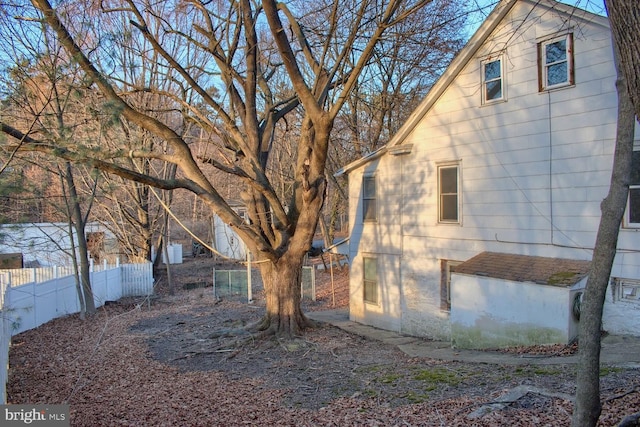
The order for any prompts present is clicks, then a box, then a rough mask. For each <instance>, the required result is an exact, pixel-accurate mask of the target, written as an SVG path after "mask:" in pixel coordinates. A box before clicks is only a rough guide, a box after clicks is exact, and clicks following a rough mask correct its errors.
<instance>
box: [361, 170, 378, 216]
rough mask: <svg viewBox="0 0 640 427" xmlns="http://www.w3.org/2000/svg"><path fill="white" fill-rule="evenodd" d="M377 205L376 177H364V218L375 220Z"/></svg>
mask: <svg viewBox="0 0 640 427" xmlns="http://www.w3.org/2000/svg"><path fill="white" fill-rule="evenodd" d="M377 216H378V215H377V206H376V177H375V176H364V177H363V178H362V220H363V221H375V220H376V219H377Z"/></svg>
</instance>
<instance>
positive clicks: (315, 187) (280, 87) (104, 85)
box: [20, 0, 431, 336]
mask: <svg viewBox="0 0 640 427" xmlns="http://www.w3.org/2000/svg"><path fill="white" fill-rule="evenodd" d="M32 4H33V5H34V6H35V8H36V9H37V11H38V13H36V14H34V13H32V19H35V20H38V19H40V18H41V19H42V20H43V21H45V22H46V23H47V24H48V26H49V28H50V29H51V32H47V35H48V36H55V37H56V38H57V39H58V40H59V42H60V43H61V44H63V45H64V47H65V48H66V50H67V52H68V54H69V56H70V57H72V58H74V60H75V61H77V63H78V64H79V66H80V67H81V68H82V69H83V70H84V72H85V74H86V76H87V79H88V80H90V82H91V85H92V86H95V87H96V88H98V90H100V92H101V93H102V94H103V96H104V97H105V98H106V100H107V102H106V103H105V104H106V105H105V106H106V107H108V108H110V109H111V111H112V112H113V114H114V115H118V116H119V117H122V118H124V119H125V120H127V121H128V122H131V123H134V124H135V125H136V126H139V127H140V128H142V129H145V130H146V131H148V132H150V133H152V134H153V135H154V136H155V137H156V138H160V139H162V140H163V141H166V144H167V145H166V146H167V150H164V151H159V150H156V151H148V150H130V151H128V152H123V151H124V150H121V151H117V150H101V151H99V152H91V153H89V152H86V151H78V150H75V149H74V147H73V146H71V145H68V146H64V147H60V146H54V145H51V144H47V143H41V142H38V141H33V140H31V141H30V142H29V143H23V145H22V146H21V147H20V148H21V149H28V150H39V151H42V152H47V153H50V154H54V155H57V156H59V157H62V158H65V159H68V160H70V161H83V162H87V163H88V164H90V165H92V166H93V167H96V168H99V169H101V170H104V171H106V172H109V173H113V174H116V175H119V176H121V177H124V178H127V179H131V180H135V181H138V182H141V183H144V184H148V185H151V186H155V187H157V188H161V189H165V190H171V189H186V190H188V191H191V192H193V193H194V194H196V195H197V196H198V197H199V198H200V199H201V200H202V201H203V202H204V203H205V204H206V205H207V206H209V207H210V209H211V210H212V211H214V212H215V213H216V214H217V215H218V216H220V217H221V218H222V219H223V220H224V221H225V222H226V223H228V224H229V225H231V226H232V227H234V228H235V230H236V232H237V233H238V234H239V235H240V237H241V238H242V239H243V240H244V242H245V243H246V244H247V246H248V248H249V249H250V250H251V252H253V254H254V259H256V260H257V262H258V265H259V266H260V271H261V274H262V278H263V283H264V286H265V291H266V305H267V307H266V315H265V317H264V319H263V321H262V322H260V324H259V325H257V326H256V328H257V330H258V331H260V332H261V333H263V334H278V335H287V336H291V335H296V334H299V333H301V331H302V330H303V329H304V328H305V327H307V326H309V325H310V321H309V320H308V319H307V318H306V317H305V315H304V314H303V313H302V311H301V308H300V272H301V266H302V263H303V259H304V256H305V254H306V253H307V251H308V250H309V248H310V246H311V243H312V239H313V235H314V232H315V229H316V225H317V223H318V218H319V213H320V211H321V208H322V206H323V202H324V199H325V191H326V186H327V181H326V177H325V166H326V162H327V153H328V149H329V144H330V135H331V131H332V129H333V126H334V123H335V120H336V117H337V116H338V113H339V112H340V110H341V108H342V107H343V105H344V104H345V102H346V101H347V99H348V98H349V94H350V93H351V92H352V90H353V88H354V87H355V85H356V83H357V82H358V78H359V76H360V75H361V73H362V72H363V70H364V69H365V68H366V67H367V66H368V64H369V63H370V62H371V60H372V58H373V57H374V54H375V53H376V46H378V44H379V43H380V42H381V40H383V39H384V37H386V36H387V35H388V34H390V32H391V31H393V30H394V28H396V27H397V25H398V24H399V23H402V22H403V21H404V20H405V19H406V18H408V17H410V16H411V15H412V14H413V13H415V12H416V11H418V10H421V9H423V8H424V7H427V8H428V7H431V1H429V0H386V1H369V0H365V1H361V0H347V1H345V0H335V1H333V2H332V1H326V0H325V1H320V2H314V3H313V5H314V7H315V9H314V10H313V11H312V12H313V13H311V12H309V11H308V7H303V5H304V4H305V3H300V4H297V3H296V2H287V3H279V2H276V1H274V0H264V1H260V2H250V1H248V0H241V1H239V2H225V1H219V2H204V1H182V2H177V3H171V4H170V5H168V4H164V3H162V2H160V3H158V2H146V1H140V2H136V1H127V0H123V1H116V0H112V1H103V2H100V4H99V6H98V5H96V8H95V9H83V10H85V11H86V10H88V11H89V12H88V13H92V15H91V16H89V17H87V20H90V21H91V25H85V24H86V22H80V21H78V20H77V19H76V16H77V12H76V13H74V12H73V10H71V11H69V10H67V9H66V8H69V7H74V3H73V2H67V3H64V4H61V5H59V6H58V7H57V8H56V9H54V8H53V7H52V6H51V4H50V3H49V2H48V1H47V0H32ZM84 4H85V3H84V2H83V5H84ZM75 6H77V5H75ZM113 34H119V35H124V37H122V38H117V37H113ZM131 38H142V39H144V40H145V42H146V43H147V46H149V48H148V49H147V50H145V51H140V52H136V54H138V55H142V56H145V57H149V56H151V55H153V56H154V57H156V58H157V63H158V64H159V68H160V69H161V70H164V72H165V73H166V75H167V76H168V78H172V79H175V81H176V83H177V85H179V86H180V87H181V88H182V90H183V91H185V92H188V93H190V94H192V95H193V96H191V97H189V99H190V102H189V103H186V102H185V99H187V97H185V96H184V94H180V93H175V92H166V91H162V90H160V89H159V88H157V87H153V85H152V84H151V82H148V83H147V84H145V85H142V86H141V85H140V83H139V82H132V81H125V80H124V79H123V76H124V74H123V73H122V72H121V70H119V69H117V68H115V67H112V68H109V67H110V66H111V65H112V62H110V61H109V54H110V52H112V51H113V49H127V48H129V46H130V45H131V44H129V43H127V42H126V41H127V40H128V39H131ZM120 40H122V41H123V42H120ZM175 40H180V43H173V42H172V41H175ZM177 45H179V46H181V47H182V48H181V49H180V50H177V51H176V50H169V49H167V48H166V46H177ZM203 58H204V60H203ZM128 66H129V67H137V66H139V63H138V62H136V61H132V62H131V63H130V64H128ZM140 91H145V92H150V93H154V94H156V95H158V96H166V97H168V98H170V99H171V100H173V102H175V103H176V105H180V106H181V108H182V109H183V114H187V115H188V118H189V120H191V121H193V122H195V123H197V124H198V126H200V127H201V128H202V129H204V130H205V131H206V132H207V134H210V135H215V138H211V141H210V143H211V145H212V147H215V148H216V150H215V152H214V150H213V149H212V150H211V151H210V153H211V155H207V156H203V157H201V158H199V159H198V158H196V157H195V156H194V154H193V153H192V150H191V149H190V144H189V141H188V139H187V138H186V137H185V136H184V135H181V133H180V132H178V131H177V130H176V129H175V128H174V127H173V126H172V125H171V124H170V123H167V122H165V121H162V120H161V119H160V118H158V117H156V116H155V115H153V114H151V113H150V112H148V111H144V110H142V109H138V108H134V106H133V104H132V102H130V101H129V97H130V96H131V95H132V94H134V93H138V92H140ZM294 109H297V110H298V111H299V112H300V114H302V120H301V126H300V129H299V137H298V139H297V144H296V146H295V153H294V154H295V169H294V180H293V188H292V192H291V197H289V198H288V199H281V198H279V197H278V195H277V193H276V191H275V190H274V188H273V187H272V185H271V182H270V179H269V176H268V174H267V165H268V163H269V160H270V158H269V155H270V150H271V149H272V147H273V138H274V131H275V128H276V124H277V123H278V122H279V121H281V120H282V119H284V118H285V117H286V116H287V114H289V113H291V112H292V111H293V110H294ZM126 157H128V158H141V159H142V158H146V159H155V160H162V161H166V162H169V163H173V164H175V165H176V166H177V167H178V175H177V178H175V179H163V178H162V177H161V176H158V175H153V174H146V173H141V172H139V171H136V170H132V169H131V168H130V167H128V166H127V164H126V162H124V161H123V159H124V158H126ZM207 167H213V168H216V169H218V170H221V171H224V172H226V173H228V174H230V175H233V176H235V177H236V178H237V179H238V181H239V182H240V183H241V185H242V187H241V189H240V191H239V193H240V195H241V197H242V200H243V201H244V203H245V205H246V207H247V210H248V214H249V217H250V223H246V222H245V221H244V220H243V218H241V217H240V216H238V215H237V214H236V213H235V212H234V210H233V209H232V208H231V207H230V206H229V204H228V203H227V202H226V201H225V199H224V198H223V197H222V195H221V194H220V192H219V191H218V189H217V187H216V183H215V182H213V181H212V180H211V179H209V175H208V173H207V169H206V168H207Z"/></svg>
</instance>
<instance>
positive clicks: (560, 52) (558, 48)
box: [538, 34, 575, 91]
mask: <svg viewBox="0 0 640 427" xmlns="http://www.w3.org/2000/svg"><path fill="white" fill-rule="evenodd" d="M538 70H539V79H540V90H541V91H544V90H548V89H555V88H558V87H563V86H570V85H573V84H574V83H575V81H574V80H575V79H574V72H573V35H572V34H565V35H563V36H560V37H555V38H552V39H549V40H546V41H544V42H542V43H539V44H538Z"/></svg>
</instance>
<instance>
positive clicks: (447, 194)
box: [438, 163, 460, 223]
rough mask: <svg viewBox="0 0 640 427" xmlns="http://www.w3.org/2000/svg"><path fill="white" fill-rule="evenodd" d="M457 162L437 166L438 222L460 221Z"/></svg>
mask: <svg viewBox="0 0 640 427" xmlns="http://www.w3.org/2000/svg"><path fill="white" fill-rule="evenodd" d="M459 181H460V180H459V164H458V163H453V164H442V165H439V166H438V222H440V223H459V222H460V197H459V195H460V182H459Z"/></svg>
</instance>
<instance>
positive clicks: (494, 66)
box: [482, 58, 504, 104]
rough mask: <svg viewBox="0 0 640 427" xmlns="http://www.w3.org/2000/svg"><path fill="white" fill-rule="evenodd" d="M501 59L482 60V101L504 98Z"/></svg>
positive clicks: (484, 102) (488, 101)
mask: <svg viewBox="0 0 640 427" xmlns="http://www.w3.org/2000/svg"><path fill="white" fill-rule="evenodd" d="M503 80H504V79H503V72H502V59H500V58H499V59H491V60H485V61H483V62H482V103H483V104H486V103H490V102H493V101H499V100H503V99H504V87H503Z"/></svg>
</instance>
